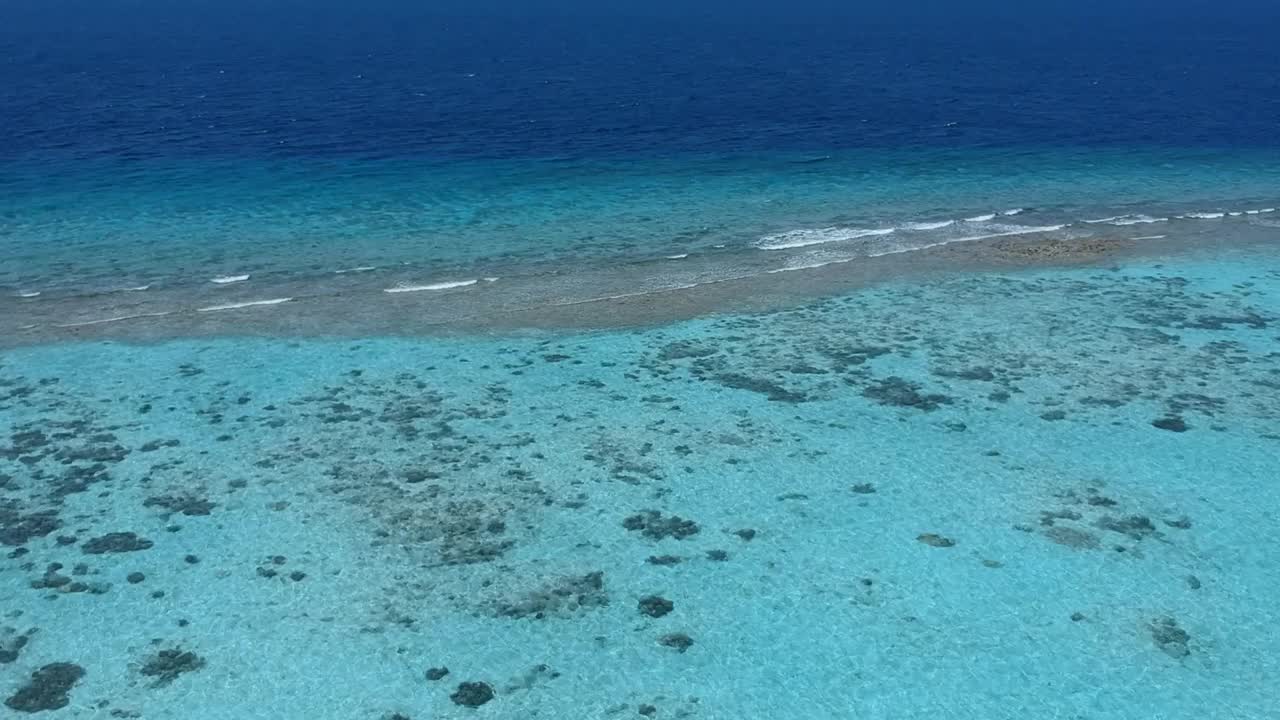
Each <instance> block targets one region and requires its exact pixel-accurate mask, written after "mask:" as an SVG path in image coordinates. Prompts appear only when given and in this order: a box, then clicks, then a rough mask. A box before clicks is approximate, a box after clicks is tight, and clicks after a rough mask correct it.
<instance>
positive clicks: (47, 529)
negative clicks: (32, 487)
mask: <svg viewBox="0 0 1280 720" xmlns="http://www.w3.org/2000/svg"><path fill="white" fill-rule="evenodd" d="M60 527H62V520H60V519H58V513H57V512H55V511H53V510H45V511H42V512H36V513H30V514H27V515H23V514H22V513H20V512H18V510H17V509H16V508H15V507H14V503H12V502H6V503H4V504H3V505H0V543H2V544H4V545H8V546H10V547H15V546H18V545H25V544H26V543H27V542H29V541H30V540H31V539H32V538H37V537H44V536H45V535H48V534H49V533H51V532H53V531H54V530H57V529H58V528H60Z"/></svg>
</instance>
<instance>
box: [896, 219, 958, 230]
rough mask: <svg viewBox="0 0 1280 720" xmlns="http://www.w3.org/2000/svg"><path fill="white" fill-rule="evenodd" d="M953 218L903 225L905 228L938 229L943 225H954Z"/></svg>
mask: <svg viewBox="0 0 1280 720" xmlns="http://www.w3.org/2000/svg"><path fill="white" fill-rule="evenodd" d="M955 224H956V221H955V220H939V221H937V222H913V223H907V224H906V225H903V226H902V227H903V229H906V230H940V229H942V228H944V227H949V226H951V225H955Z"/></svg>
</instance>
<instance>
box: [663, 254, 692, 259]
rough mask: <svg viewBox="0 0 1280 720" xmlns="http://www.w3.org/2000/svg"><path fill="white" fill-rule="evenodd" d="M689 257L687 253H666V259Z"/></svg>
mask: <svg viewBox="0 0 1280 720" xmlns="http://www.w3.org/2000/svg"><path fill="white" fill-rule="evenodd" d="M687 257H689V253H680V254H679V255H668V256H667V257H666V259H667V260H683V259H685V258H687Z"/></svg>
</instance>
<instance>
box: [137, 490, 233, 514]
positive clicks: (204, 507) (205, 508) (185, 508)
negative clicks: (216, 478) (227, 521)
mask: <svg viewBox="0 0 1280 720" xmlns="http://www.w3.org/2000/svg"><path fill="white" fill-rule="evenodd" d="M142 506H143V507H159V508H163V509H165V510H168V511H169V512H176V513H182V514H183V515H187V516H196V515H208V514H209V513H210V512H211V511H212V510H213V509H214V508H215V507H217V504H216V503H212V502H210V501H209V500H207V499H206V498H198V497H192V496H189V495H157V496H155V497H149V498H147V499H146V500H144V501H143V503H142Z"/></svg>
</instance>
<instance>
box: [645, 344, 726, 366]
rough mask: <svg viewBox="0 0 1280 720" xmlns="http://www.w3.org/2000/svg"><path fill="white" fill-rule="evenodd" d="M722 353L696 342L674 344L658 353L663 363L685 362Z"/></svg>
mask: <svg viewBox="0 0 1280 720" xmlns="http://www.w3.org/2000/svg"><path fill="white" fill-rule="evenodd" d="M717 352H720V351H719V350H717V349H716V348H713V347H706V346H704V345H699V344H698V343H696V342H691V341H687V340H686V341H682V342H673V343H671V344H669V345H667V346H665V347H663V348H662V350H661V351H660V352H659V353H658V359H659V360H662V361H663V362H671V361H672V360H685V359H687V358H705V357H711V356H712V355H715V354H716V353H717Z"/></svg>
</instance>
